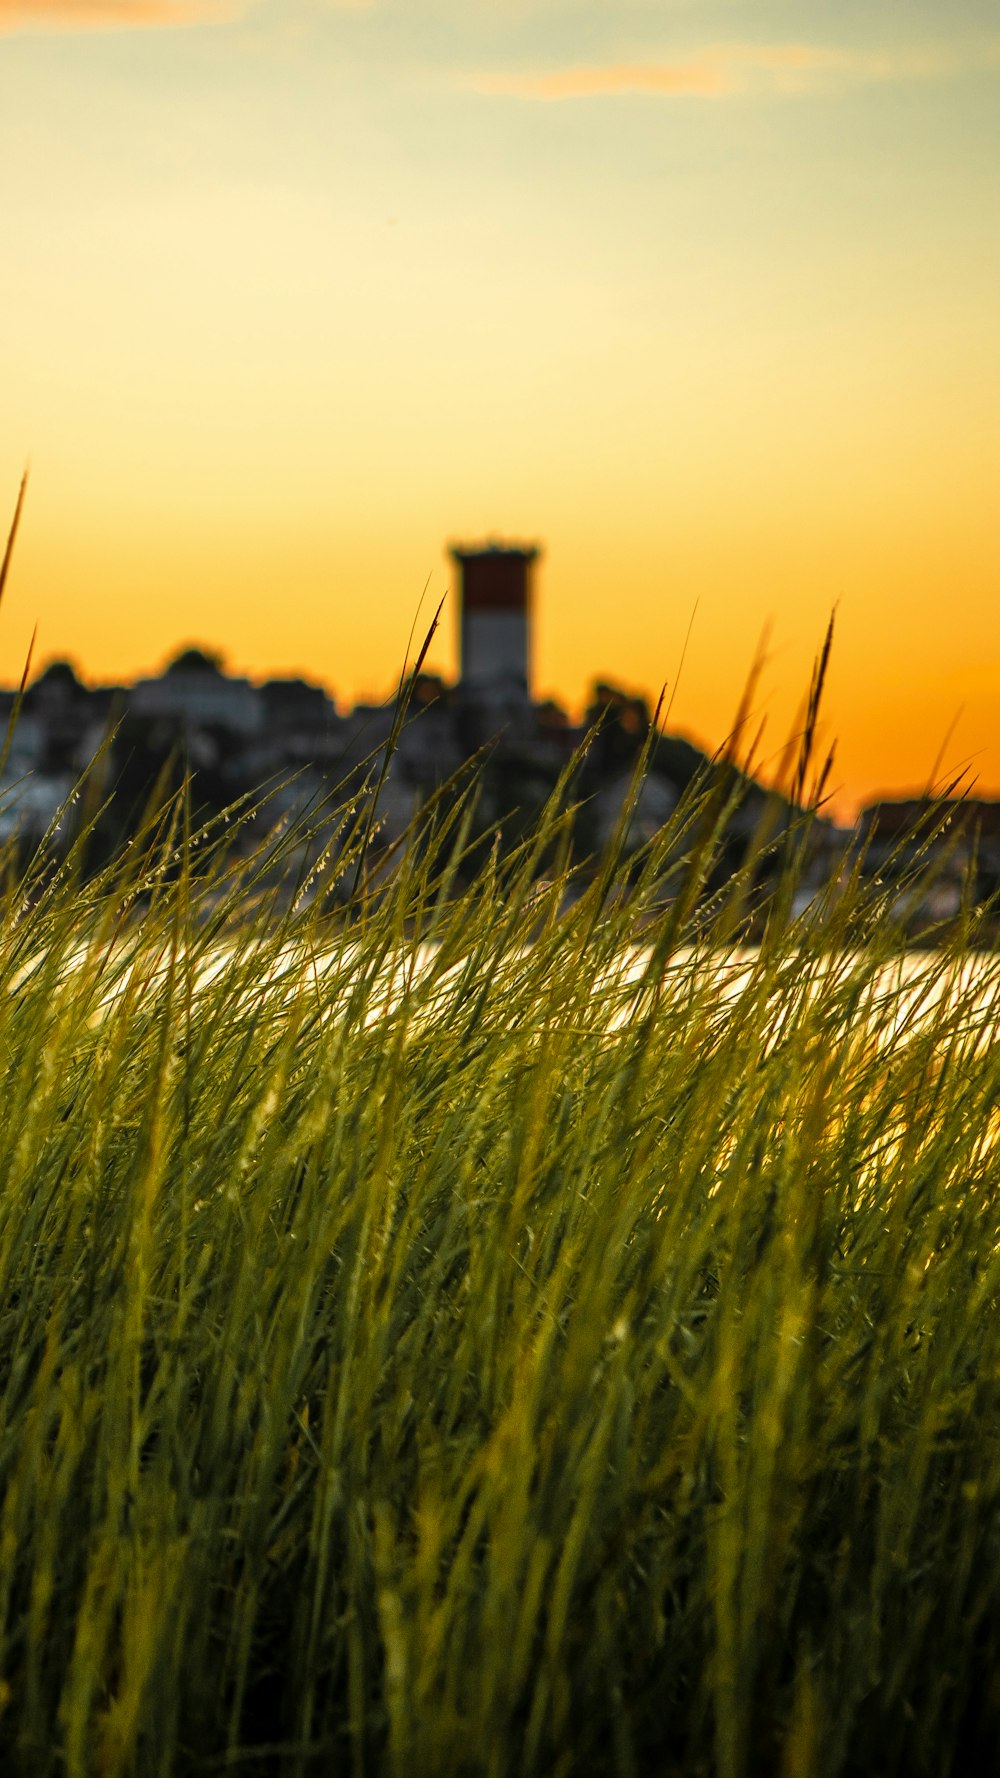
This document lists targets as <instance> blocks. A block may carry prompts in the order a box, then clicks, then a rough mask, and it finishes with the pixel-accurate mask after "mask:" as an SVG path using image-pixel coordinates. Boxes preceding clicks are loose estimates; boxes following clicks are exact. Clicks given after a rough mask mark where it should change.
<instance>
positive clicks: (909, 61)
mask: <svg viewBox="0 0 1000 1778" xmlns="http://www.w3.org/2000/svg"><path fill="white" fill-rule="evenodd" d="M998 59H1000V58H998V48H997V45H996V44H989V45H987V46H985V47H984V46H982V45H980V46H979V47H978V48H977V49H976V50H975V51H967V52H966V53H965V54H962V53H961V52H960V51H958V50H956V49H954V48H951V47H946V46H944V45H929V46H928V47H927V48H925V49H916V50H907V51H898V52H894V51H887V52H885V53H884V54H870V53H868V52H862V51H855V50H847V49H837V48H833V47H829V46H824V45H821V44H810V43H770V44H759V43H720V44H713V45H711V46H709V47H708V48H705V49H703V50H699V51H698V52H697V53H696V54H694V55H692V56H689V57H685V58H684V59H683V60H677V61H671V62H611V63H604V64H600V63H599V64H596V65H588V66H578V67H572V68H560V69H555V70H553V71H552V72H550V73H546V74H510V75H508V74H486V75H482V76H479V77H477V78H475V79H474V80H473V82H472V85H474V86H475V88H476V89H477V90H478V91H480V92H490V93H499V94H504V95H507V96H509V97H512V98H520V99H549V100H552V99H596V98H605V97H614V96H616V95H619V94H624V93H650V94H661V95H664V96H666V97H671V96H684V95H693V96H695V97H701V98H720V97H724V96H725V95H726V94H730V93H743V92H752V91H755V90H758V91H759V90H765V91H767V90H769V91H772V92H775V91H777V92H802V91H805V90H810V89H813V88H815V87H817V86H820V85H823V84H830V83H833V82H837V81H848V82H855V81H880V80H928V79H934V78H939V77H941V76H943V75H948V74H956V73H959V72H961V71H962V70H963V69H964V68H968V67H973V66H976V65H979V66H982V65H985V64H990V65H995V64H996V62H997V60H998Z"/></svg>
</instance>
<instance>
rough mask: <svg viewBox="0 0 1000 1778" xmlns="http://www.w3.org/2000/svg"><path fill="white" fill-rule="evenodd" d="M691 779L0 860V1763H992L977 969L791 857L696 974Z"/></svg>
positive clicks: (40, 1770) (720, 926)
mask: <svg viewBox="0 0 1000 1778" xmlns="http://www.w3.org/2000/svg"><path fill="white" fill-rule="evenodd" d="M712 794H713V793H708V796H707V800H702V802H701V803H698V802H697V800H695V801H693V802H691V803H689V804H688V805H686V806H685V808H683V809H682V810H681V811H680V812H679V815H678V817H677V820H676V822H675V823H674V824H673V827H672V828H671V830H670V831H669V832H668V833H666V834H664V835H663V836H661V838H660V839H659V840H658V841H657V842H656V844H655V846H654V847H653V848H652V850H651V851H649V852H648V853H647V854H645V855H644V863H643V864H642V866H641V868H635V867H633V870H632V873H631V876H632V883H631V888H630V891H629V893H628V895H627V896H626V895H625V894H624V893H623V889H622V873H621V869H620V860H619V861H618V862H616V860H615V858H614V856H612V857H610V858H609V860H608V862H607V866H606V868H605V869H604V870H603V871H601V872H599V873H598V874H597V875H596V876H593V877H591V879H590V880H589V881H588V882H587V883H586V884H584V885H582V886H581V893H580V894H579V896H578V898H577V899H576V900H575V902H574V903H573V905H572V906H566V898H565V888H566V884H565V882H564V881H563V880H562V878H561V874H560V873H561V869H562V867H560V865H559V844H560V831H561V829H560V821H561V816H560V814H559V811H558V808H554V809H553V810H551V811H550V812H549V815H548V816H547V817H546V824H545V826H544V828H543V831H542V832H541V833H540V834H539V835H538V836H536V838H535V840H534V841H533V842H531V843H529V844H528V845H527V846H526V847H525V848H524V849H523V850H522V851H521V852H520V853H519V854H518V855H517V856H516V857H514V858H513V859H511V860H509V861H508V862H507V863H506V864H504V865H502V866H501V865H500V864H498V863H497V862H496V861H495V860H494V859H490V858H487V859H485V860H484V861H483V862H482V863H481V865H480V866H479V868H478V869H477V870H476V871H474V872H473V874H472V880H471V883H469V882H468V881H466V886H465V887H463V888H462V889H461V890H458V889H457V888H456V883H457V882H458V881H459V879H458V877H456V875H455V867H456V862H457V859H458V857H459V855H460V853H461V848H462V843H463V842H462V826H461V822H462V813H461V807H458V808H457V809H456V810H455V811H454V812H453V814H452V815H451V816H449V817H447V818H445V817H443V816H442V817H441V819H440V820H439V823H438V827H437V829H436V832H435V834H434V836H433V837H432V838H431V839H429V840H427V841H426V842H425V843H424V844H423V845H421V846H417V847H414V848H413V849H412V850H411V851H410V852H409V853H408V854H406V855H405V856H404V857H403V859H402V861H401V864H400V866H399V869H398V870H397V872H396V874H395V875H394V876H393V877H392V878H391V879H389V880H384V881H383V882H382V884H381V885H380V886H378V887H377V888H376V889H375V890H371V889H370V886H367V885H366V878H365V872H364V870H363V869H361V868H360V863H361V860H362V857H363V851H362V848H363V846H364V843H365V840H366V834H367V817H366V816H364V815H360V816H356V817H353V818H351V817H348V821H347V825H346V826H345V830H344V832H343V834H342V836H341V842H340V846H341V850H340V856H339V862H338V864H337V867H336V869H337V871H338V872H339V873H340V879H341V882H342V883H345V884H348V885H349V886H350V889H349V892H348V895H347V899H348V903H349V905H348V906H347V908H346V909H341V910H340V911H339V912H338V913H337V914H336V915H335V916H329V915H324V914H323V912H322V911H321V910H322V903H321V902H320V901H319V900H312V901H309V900H307V899H305V898H300V900H299V902H298V904H296V903H294V902H292V903H291V904H290V903H289V900H288V897H287V896H285V897H283V898H276V897H275V896H273V894H272V890H271V889H270V888H269V887H268V884H269V882H271V881H272V880H273V875H274V869H273V859H272V861H271V865H270V875H269V876H265V877H262V879H261V881H260V883H259V885H258V887H257V889H256V891H255V889H254V885H253V878H254V873H255V870H256V868H257V867H256V866H255V864H254V862H253V860H251V861H250V862H249V863H247V862H243V863H242V864H239V865H236V864H232V863H227V856H228V855H227V853H226V851H225V849H224V848H223V846H222V838H221V837H220V836H222V832H223V830H221V829H220V832H219V835H218V836H216V837H215V838H214V839H213V837H212V836H211V835H209V836H203V837H202V839H201V841H200V844H198V845H196V844H195V841H194V840H192V839H191V837H190V835H189V834H187V833H186V831H185V826H184V820H183V809H182V808H178V809H177V810H175V816H176V819H175V824H174V826H173V828H172V829H170V830H167V831H165V832H164V833H163V835H162V836H161V839H160V841H159V842H158V843H157V845H154V846H152V847H147V848H146V849H145V850H143V849H142V848H136V849H135V851H134V853H133V854H132V855H131V858H132V859H133V860H134V862H130V861H129V860H125V861H123V862H122V863H121V864H119V865H118V866H116V867H115V868H114V869H112V870H109V871H108V872H106V873H105V874H104V876H103V877H101V878H100V879H98V880H97V881H93V882H90V883H85V882H84V881H82V880H80V879H79V878H78V877H77V875H76V873H75V867H74V857H73V855H72V854H71V856H70V857H69V859H68V860H67V861H66V863H65V865H64V866H63V867H62V870H61V871H60V872H56V873H55V874H53V873H52V872H49V874H47V875H46V874H45V872H44V871H41V870H40V871H39V874H38V875H37V876H36V878H35V880H34V881H33V882H29V884H28V885H25V884H24V883H23V882H18V881H17V880H16V879H15V878H14V877H13V876H12V877H11V878H10V879H9V881H8V887H7V890H6V895H5V900H4V904H3V907H2V909H0V914H2V920H0V1067H2V1081H3V1100H2V1103H3V1122H4V1135H3V1142H2V1144H0V1174H2V1184H0V1389H2V1395H0V1706H2V1709H0V1765H2V1769H3V1771H4V1772H5V1773H10V1774H12V1775H17V1774H30V1775H32V1778H34V1775H36V1774H37V1775H39V1778H41V1775H46V1778H47V1775H48V1774H53V1775H56V1774H58V1775H60V1778H62V1775H63V1774H66V1775H67V1778H92V1775H93V1774H108V1775H110V1774H135V1775H136V1778H168V1775H170V1778H172V1775H174V1774H188V1773H191V1774H194V1773H206V1774H208V1773H216V1772H237V1773H246V1774H255V1773H276V1774H281V1775H287V1778H295V1775H298V1774H302V1775H303V1778H305V1775H307V1774H313V1773H319V1772H330V1773H338V1774H339V1773H344V1774H349V1775H350V1778H362V1775H363V1774H368V1775H370V1778H373V1775H376V1774H390V1775H392V1778H404V1775H405V1778H410V1775H415V1778H422V1775H424V1774H426V1775H427V1778H434V1775H436V1774H449V1775H450V1774H454V1775H455V1778H463V1775H468V1778H479V1775H480V1774H481V1775H482V1778H534V1775H539V1778H541V1775H543V1774H544V1775H545V1778H553V1775H560V1774H566V1775H567V1778H568V1775H569V1774H576V1773H579V1774H586V1775H588V1778H600V1775H602V1774H616V1775H620V1778H633V1775H634V1778H646V1775H648V1774H653V1773H663V1774H677V1775H678V1778H680V1775H682V1774H683V1778H699V1775H704V1778H709V1775H710V1774H712V1775H714V1774H719V1775H720V1778H749V1775H757V1774H760V1775H765V1774H767V1775H769V1778H770V1775H774V1774H778V1775H785V1778H834V1775H835V1774H866V1775H867V1774H872V1773H878V1774H895V1773H899V1774H907V1775H908V1778H909V1775H913V1774H923V1773H926V1774H928V1778H931V1775H933V1778H940V1775H941V1774H943V1773H946V1772H950V1771H952V1770H958V1769H959V1762H960V1759H961V1760H963V1761H964V1765H963V1766H962V1769H963V1770H968V1771H979V1770H982V1771H990V1770H993V1769H995V1759H994V1756H995V1751H996V1747H997V1743H998V1735H1000V1519H998V1502H1000V1416H998V1412H997V1409H998V1405H1000V1315H998V1297H1000V1257H998V1228H1000V1201H998V1193H997V1184H998V1178H1000V1164H998V1155H997V1149H996V1146H995V1141H994V1138H995V1132H996V1128H997V1110H996V1107H997V1094H998V1087H1000V1045H998V1044H997V1043H996V1042H995V1036H996V1033H995V1029H994V1027H995V1024H996V1018H997V1005H998V999H997V994H996V992H995V980H996V968H995V966H994V965H993V963H992V962H991V961H986V960H982V961H980V963H979V964H978V965H976V966H975V967H970V965H969V960H970V958H971V957H972V956H973V953H974V951H975V943H976V934H975V930H974V929H971V928H967V929H966V930H963V931H956V930H954V929H953V930H952V932H951V935H950V937H949V938H948V941H947V943H945V944H943V945H942V946H941V947H939V948H938V949H937V950H936V951H932V952H928V953H925V954H924V955H923V957H922V959H921V961H920V964H919V968H920V969H921V970H922V971H923V972H924V973H923V977H922V980H921V983H920V986H919V989H918V990H917V991H915V990H914V986H913V973H912V972H913V969H914V967H916V966H915V965H914V964H913V963H912V961H910V962H907V961H906V960H905V958H904V957H903V955H902V951H901V947H900V943H899V939H898V936H897V932H896V928H895V926H894V924H893V920H892V910H891V906H890V903H889V901H888V900H887V899H883V895H884V892H883V891H882V890H881V889H879V888H878V886H877V885H870V884H869V885H865V884H864V883H862V882H861V881H860V879H859V880H857V881H855V882H853V883H852V882H848V883H847V884H846V886H845V885H843V884H842V885H840V886H839V887H838V888H837V889H836V890H831V891H830V892H829V893H828V894H827V895H826V896H824V897H821V898H820V899H819V900H818V901H817V902H815V903H813V905H812V906H811V907H810V908H809V909H808V910H807V911H806V913H805V914H804V915H802V916H800V918H799V919H798V920H797V921H793V920H791V919H790V918H789V917H788V916H787V912H786V911H785V910H786V909H787V906H788V902H789V897H790V893H791V888H792V886H793V883H794V876H795V853H794V843H791V844H789V845H788V856H787V871H786V876H785V880H784V883H783V885H782V886H781V887H779V890H778V893H777V897H776V902H775V907H774V910H773V914H772V917H771V920H770V923H769V924H768V925H767V927H766V930H765V935H764V940H763V942H762V943H761V945H760V946H759V948H756V949H755V950H754V951H752V952H743V953H739V954H736V955H731V953H730V951H729V950H727V949H726V948H725V947H726V946H727V945H730V944H731V942H732V939H733V937H734V934H736V933H737V932H738V915H739V910H740V906H741V901H740V897H741V886H740V885H739V883H737V884H736V885H734V886H732V887H731V888H730V889H729V890H728V891H727V892H726V894H725V895H723V896H722V897H721V898H720V899H719V901H718V902H717V904H716V905H715V907H714V910H710V911H709V914H708V915H707V916H706V913H705V908H704V902H703V900H702V901H699V897H698V884H699V882H700V881H702V880H703V879H704V876H705V874H706V873H707V871H708V870H709V868H710V865H711V857H712V845H713V838H712V835H713V831H714V828H713V821H714V819H715V815H716V813H717V811H716V809H715V805H714V804H713V801H712ZM352 819H353V822H354V825H353V827H352V826H351V820H352ZM228 832H229V830H228V829H227V830H226V835H228ZM543 850H544V851H545V852H546V853H547V854H548V855H549V856H550V857H553V858H554V859H555V864H554V866H553V871H552V875H551V877H550V880H549V882H548V884H542V885H539V883H538V881H537V871H538V859H539V856H540V855H541V853H542V851H543ZM195 863H197V864H198V869H197V872H196V871H195V869H194V864H195ZM333 874H334V872H333V868H332V867H331V871H330V875H331V876H332V875H333ZM467 874H468V873H466V875H467ZM463 880H464V879H463ZM255 894H256V897H257V899H256V901H255V900H254V896H255ZM529 934H530V936H531V939H532V942H531V943H530V944H527V943H526V942H525V941H526V938H527V937H528V935H529ZM637 935H638V936H639V937H640V938H641V948H637V946H636V940H637ZM727 959H729V961H728V963H727Z"/></svg>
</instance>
